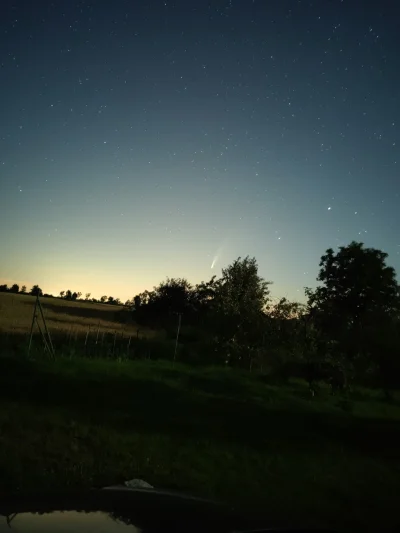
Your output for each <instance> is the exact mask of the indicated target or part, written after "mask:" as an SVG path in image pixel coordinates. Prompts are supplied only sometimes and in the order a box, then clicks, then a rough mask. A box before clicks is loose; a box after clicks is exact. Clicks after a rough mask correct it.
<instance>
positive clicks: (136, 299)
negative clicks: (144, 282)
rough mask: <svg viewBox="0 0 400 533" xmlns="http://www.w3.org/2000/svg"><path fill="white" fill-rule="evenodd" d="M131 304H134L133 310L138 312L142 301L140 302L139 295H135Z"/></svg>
mask: <svg viewBox="0 0 400 533" xmlns="http://www.w3.org/2000/svg"><path fill="white" fill-rule="evenodd" d="M133 302H134V306H135V309H136V310H138V309H139V307H140V305H141V303H142V300H141V298H140V295H139V294H137V295H136V296H135V297H134V299H133Z"/></svg>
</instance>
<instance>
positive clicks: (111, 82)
mask: <svg viewBox="0 0 400 533" xmlns="http://www.w3.org/2000/svg"><path fill="white" fill-rule="evenodd" d="M361 6H362V8H361ZM399 18H400V6H398V2H395V1H390V2H389V1H383V2H382V1H381V2H378V1H377V2H361V1H359V0H356V1H350V0H314V1H312V2H310V1H295V0H292V1H285V0H279V1H273V0H271V1H267V0H209V1H203V0H163V1H157V0H146V1H139V0H137V1H135V0H129V1H123V0H114V1H105V0H91V1H80V2H79V1H77V2H74V1H72V0H71V1H65V0H59V1H53V2H47V1H45V0H40V1H39V0H38V1H35V2H34V1H32V0H29V1H26V2H25V1H11V0H7V1H5V2H4V5H3V3H2V5H1V8H0V35H1V39H0V45H1V46H0V54H1V69H0V250H1V252H0V281H1V282H3V283H4V282H7V283H13V282H18V283H20V284H22V283H25V284H27V285H28V288H29V287H30V286H31V285H32V284H36V283H37V284H39V285H40V286H41V287H42V289H43V290H44V291H45V292H51V293H54V294H58V292H59V291H60V290H63V289H64V290H66V289H71V290H72V291H81V292H83V293H85V292H91V293H92V295H93V296H97V297H98V296H100V295H102V294H107V295H110V294H111V295H113V296H114V297H120V298H121V299H122V300H125V299H127V298H130V297H132V296H133V295H134V294H136V293H137V292H139V291H142V290H144V289H151V288H152V287H153V286H154V285H156V284H158V283H159V282H160V281H162V280H164V279H165V278H166V277H167V276H169V277H186V278H188V279H189V280H190V281H191V282H193V283H196V282H199V281H201V280H207V279H209V278H210V277H211V276H212V275H213V274H217V275H219V274H220V272H221V268H222V267H225V266H227V265H228V264H229V263H231V262H232V261H233V260H234V259H235V258H237V257H238V256H242V257H244V256H246V255H250V256H255V257H256V258H257V261H258V264H259V271H260V274H261V275H262V276H263V277H264V278H265V279H267V280H270V281H273V282H274V284H273V286H272V294H273V296H274V297H280V296H286V297H289V298H291V299H296V300H301V299H303V298H304V291H303V288H304V286H315V284H316V280H315V278H316V276H317V273H318V262H319V258H320V257H321V255H322V254H323V253H324V251H325V250H326V249H327V248H328V247H333V248H336V247H337V246H339V245H346V244H348V243H349V242H350V241H351V240H353V239H354V240H358V241H362V242H364V243H365V245H367V246H373V247H377V248H380V249H383V250H384V251H386V252H387V253H388V254H389V260H388V262H389V264H391V265H392V266H394V267H395V268H397V269H398V270H399V267H400V236H399V232H398V229H399V223H400V208H399V203H400V198H399V192H400V176H399V170H400V153H399V148H400V60H399V55H398V54H399V50H400V33H399V29H398V24H399ZM212 267H213V268H212Z"/></svg>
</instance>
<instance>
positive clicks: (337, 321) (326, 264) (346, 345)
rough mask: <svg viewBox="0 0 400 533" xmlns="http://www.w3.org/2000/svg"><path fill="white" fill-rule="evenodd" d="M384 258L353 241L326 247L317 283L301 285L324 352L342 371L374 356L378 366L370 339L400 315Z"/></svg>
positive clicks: (391, 272) (394, 284)
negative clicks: (337, 247) (317, 285)
mask: <svg viewBox="0 0 400 533" xmlns="http://www.w3.org/2000/svg"><path fill="white" fill-rule="evenodd" d="M386 258H387V254H386V253H384V252H382V251H380V250H377V249H374V248H364V245H363V243H358V242H354V241H353V242H351V243H350V244H349V245H348V246H342V247H340V248H339V251H338V252H336V253H335V252H334V251H333V250H332V249H331V248H330V249H328V250H327V251H326V253H325V255H323V256H322V258H321V262H320V272H319V275H318V278H317V279H318V281H320V282H322V285H320V286H319V287H317V288H316V289H315V290H311V289H306V295H307V296H308V308H309V311H310V312H311V313H313V315H314V320H315V323H316V326H317V327H318V329H319V331H320V332H321V333H322V335H323V338H324V341H325V349H326V352H327V353H328V355H329V356H331V357H332V358H333V359H334V360H335V362H336V363H340V364H341V366H342V368H343V372H344V373H345V374H348V372H349V370H350V369H352V370H353V371H354V369H355V368H356V367H357V366H358V367H360V365H361V367H363V368H364V369H365V368H366V366H368V364H369V363H372V362H374V361H375V363H376V364H378V366H379V350H377V351H374V350H373V349H372V348H373V346H372V345H373V343H372V342H371V341H372V339H375V340H376V339H377V338H379V336H380V334H381V331H382V328H383V327H386V325H387V324H391V323H392V322H393V321H394V320H396V319H397V318H398V317H399V312H400V292H399V286H398V284H397V281H396V275H395V271H394V269H393V268H391V267H389V266H387V265H386Z"/></svg>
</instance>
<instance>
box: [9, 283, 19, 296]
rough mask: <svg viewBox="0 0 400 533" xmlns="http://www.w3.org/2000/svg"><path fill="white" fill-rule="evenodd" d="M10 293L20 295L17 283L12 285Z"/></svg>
mask: <svg viewBox="0 0 400 533" xmlns="http://www.w3.org/2000/svg"><path fill="white" fill-rule="evenodd" d="M10 292H12V293H14V294H18V293H19V285H18V284H17V283H14V285H12V286H11V287H10Z"/></svg>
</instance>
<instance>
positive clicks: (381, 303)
mask: <svg viewBox="0 0 400 533" xmlns="http://www.w3.org/2000/svg"><path fill="white" fill-rule="evenodd" d="M386 260H387V254H386V253H384V252H382V251H381V250H378V249H375V248H367V247H365V246H364V244H363V243H360V242H355V241H353V242H351V243H350V244H349V245H348V246H342V247H340V248H339V249H338V250H337V251H334V250H333V249H331V248H330V249H328V250H327V251H326V252H325V254H324V255H323V256H322V257H321V260H320V263H319V274H318V277H317V281H318V285H317V287H316V288H314V289H311V288H305V296H306V303H304V304H300V303H298V302H291V301H289V300H287V299H286V298H281V299H280V300H279V301H278V302H277V303H276V302H273V301H272V299H271V295H270V285H271V282H269V281H266V280H264V279H263V278H262V277H261V276H259V273H258V264H257V261H256V259H255V258H250V257H245V258H244V259H242V258H240V257H239V258H238V259H236V260H235V261H234V262H233V263H232V264H231V265H229V266H228V267H226V268H225V269H223V270H222V273H221V276H220V277H219V278H217V277H216V276H213V277H212V278H211V279H210V280H208V281H204V282H201V283H199V284H196V285H192V284H191V283H189V281H188V280H187V279H185V278H167V279H166V281H163V282H162V283H160V284H159V285H158V286H156V287H154V288H153V290H151V291H148V290H146V291H144V292H142V293H140V294H137V295H136V296H135V297H134V298H132V300H128V301H127V302H126V303H125V306H124V309H123V310H122V311H120V314H119V316H120V318H121V320H123V321H126V320H131V321H134V322H136V323H137V324H138V325H143V326H146V327H148V328H154V329H158V330H164V331H165V332H166V335H167V337H168V336H169V337H170V338H171V339H174V340H176V341H177V344H178V342H179V347H180V353H181V356H182V358H183V359H185V360H186V361H188V362H201V363H212V364H224V365H230V366H234V367H241V368H247V369H249V370H252V369H258V370H261V371H269V372H271V373H273V374H275V375H276V376H279V377H280V378H281V379H285V378H287V377H289V376H292V375H300V376H301V377H304V378H306V379H307V380H308V382H309V385H310V389H311V390H312V391H314V392H315V391H316V389H317V386H316V383H317V382H319V381H321V379H322V380H325V381H328V382H329V383H330V385H331V387H332V391H334V390H337V389H338V388H340V389H345V390H347V389H348V388H350V387H351V384H352V383H353V382H354V381H365V382H368V383H369V382H373V383H374V384H378V385H379V386H381V387H382V388H383V389H384V390H385V391H386V393H387V395H388V396H390V391H391V390H393V389H395V388H397V387H398V386H399V385H400V357H399V354H400V289H399V285H398V283H397V280H396V273H395V271H394V269H393V268H392V267H390V266H388V265H387V263H386ZM4 290H7V291H9V292H14V293H17V292H20V293H27V290H26V287H25V286H23V287H21V290H19V286H18V285H17V284H14V285H13V286H12V287H10V288H9V289H8V288H7V286H6V285H2V286H0V291H4ZM29 294H31V295H33V296H35V295H37V294H39V295H40V296H42V295H43V296H48V295H44V294H43V291H42V290H41V288H40V287H39V286H38V285H34V286H33V287H32V289H31V290H30V292H29ZM59 297H60V298H64V299H66V300H71V301H74V300H79V299H82V294H81V293H80V292H72V291H71V290H66V291H61V292H60V295H59ZM84 300H86V301H100V302H102V303H109V304H120V303H121V302H120V301H119V299H114V298H113V297H111V296H110V297H107V296H102V297H101V298H100V300H95V299H94V298H91V295H90V293H86V295H85V297H84Z"/></svg>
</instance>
